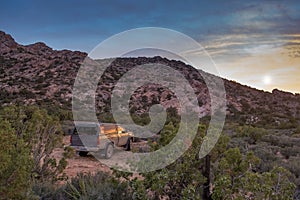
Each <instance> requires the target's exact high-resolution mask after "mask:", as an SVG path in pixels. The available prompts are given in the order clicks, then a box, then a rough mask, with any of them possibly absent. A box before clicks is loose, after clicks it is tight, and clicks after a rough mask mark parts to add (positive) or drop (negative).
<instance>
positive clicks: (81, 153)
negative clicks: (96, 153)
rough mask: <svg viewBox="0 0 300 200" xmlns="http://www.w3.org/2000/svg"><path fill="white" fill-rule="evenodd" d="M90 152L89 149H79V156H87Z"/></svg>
mask: <svg viewBox="0 0 300 200" xmlns="http://www.w3.org/2000/svg"><path fill="white" fill-rule="evenodd" d="M88 153H89V152H87V151H79V156H82V157H85V156H87V154H88Z"/></svg>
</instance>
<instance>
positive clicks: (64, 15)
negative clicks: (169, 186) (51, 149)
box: [0, 0, 300, 93]
mask: <svg viewBox="0 0 300 200" xmlns="http://www.w3.org/2000/svg"><path fill="white" fill-rule="evenodd" d="M141 27H162V28H168V29H172V30H175V31H179V32H181V33H183V34H186V35H188V36H189V37H191V38H193V39H194V40H196V41H197V42H199V43H200V44H201V45H202V46H203V47H204V48H205V50H206V51H207V52H208V53H209V55H210V56H211V58H212V59H213V61H214V62H215V64H216V66H217V69H218V71H219V75H220V76H221V77H224V78H227V79H229V80H234V81H237V82H240V83H242V84H245V85H249V86H251V87H255V88H258V89H262V90H265V91H272V89H274V88H278V89H281V90H286V91H290V92H293V93H300V81H299V75H300V46H299V45H300V1H289V0H267V1H260V0H251V1H243V0H240V1H236V0H227V1H222V0H215V1H189V0H185V1H155V0H154V1H99V0H97V1H96V0H92V1H88V0H86V1H84V0H52V1H43V0H36V1H33V0H26V1H24V0H19V1H14V0H10V1H2V2H1V7H0V30H3V31H5V32H6V33H8V34H11V35H12V36H13V37H14V38H15V40H16V41H17V42H18V43H21V44H31V43H35V42H40V41H42V42H45V43H46V44H47V45H48V46H50V47H52V48H53V49H70V50H80V51H84V52H90V51H91V50H92V49H93V48H94V47H95V46H97V45H98V44H99V43H100V42H102V41H104V40H105V39H107V38H109V37H111V36H113V35H115V34H118V33H120V32H123V31H126V30H129V29H133V28H141ZM189 53H190V54H192V55H194V56H197V55H198V54H200V52H198V51H193V52H189ZM196 67H199V66H196Z"/></svg>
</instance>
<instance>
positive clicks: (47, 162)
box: [0, 106, 67, 198]
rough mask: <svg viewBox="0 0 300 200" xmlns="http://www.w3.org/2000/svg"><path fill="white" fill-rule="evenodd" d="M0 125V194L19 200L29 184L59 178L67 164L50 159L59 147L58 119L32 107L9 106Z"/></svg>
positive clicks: (63, 159) (1, 117) (3, 112)
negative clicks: (13, 196)
mask: <svg viewBox="0 0 300 200" xmlns="http://www.w3.org/2000/svg"><path fill="white" fill-rule="evenodd" d="M0 122H1V124H0V126H1V127H0V138H1V144H2V145H1V148H2V149H1V150H0V151H1V152H0V156H1V157H0V161H1V162H0V163H1V164H0V166H1V167H0V168H1V172H0V173H1V176H0V182H1V189H0V191H1V192H0V194H2V193H5V194H6V195H8V198H9V197H10V196H9V195H10V194H12V195H20V198H21V196H22V195H25V193H26V191H27V189H28V187H30V186H31V185H32V184H34V183H36V184H39V183H41V182H45V181H51V182H54V181H56V180H57V179H58V178H60V175H61V173H62V171H63V169H64V168H65V167H66V165H67V162H66V160H65V158H62V159H60V160H59V161H57V160H55V159H54V158H52V157H51V153H52V151H53V149H54V148H55V147H57V146H58V145H61V139H62V132H61V131H60V130H61V129H60V125H59V121H58V119H56V118H54V117H51V116H49V115H48V113H47V111H46V110H43V109H39V108H37V107H34V106H29V107H22V106H9V107H5V108H4V109H2V110H1V111H0ZM3 147H4V148H3ZM27 192H28V191H27Z"/></svg>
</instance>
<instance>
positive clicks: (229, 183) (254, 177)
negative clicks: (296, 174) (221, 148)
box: [212, 148, 295, 200]
mask: <svg viewBox="0 0 300 200" xmlns="http://www.w3.org/2000/svg"><path fill="white" fill-rule="evenodd" d="M259 162H260V160H259V159H258V158H257V157H256V156H254V154H253V153H252V152H248V153H247V155H245V156H243V155H242V154H241V153H240V151H239V149H238V148H231V149H229V150H227V151H226V152H225V153H224V157H223V158H222V159H221V160H220V162H219V166H218V168H219V171H218V173H217V175H216V178H215V181H214V190H213V194H212V197H213V199H277V200H283V199H292V198H293V193H294V190H295V185H294V184H293V183H291V182H290V176H291V175H290V172H288V171H287V170H286V169H284V168H282V167H275V168H274V169H273V170H272V171H271V172H265V173H258V172H256V166H257V165H258V164H259Z"/></svg>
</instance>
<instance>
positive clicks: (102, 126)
mask: <svg viewBox="0 0 300 200" xmlns="http://www.w3.org/2000/svg"><path fill="white" fill-rule="evenodd" d="M132 137H133V134H132V133H131V132H128V131H126V130H125V129H124V128H122V127H121V126H120V125H118V124H110V123H97V122H76V127H75V128H74V129H73V131H72V133H71V138H70V142H71V145H70V146H71V147H73V148H74V149H75V151H76V152H79V155H80V156H86V155H87V154H88V152H101V153H104V156H105V158H106V159H109V158H111V157H112V155H113V153H114V148H115V147H124V148H125V149H126V150H127V151H129V150H130V141H131V138H132Z"/></svg>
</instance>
